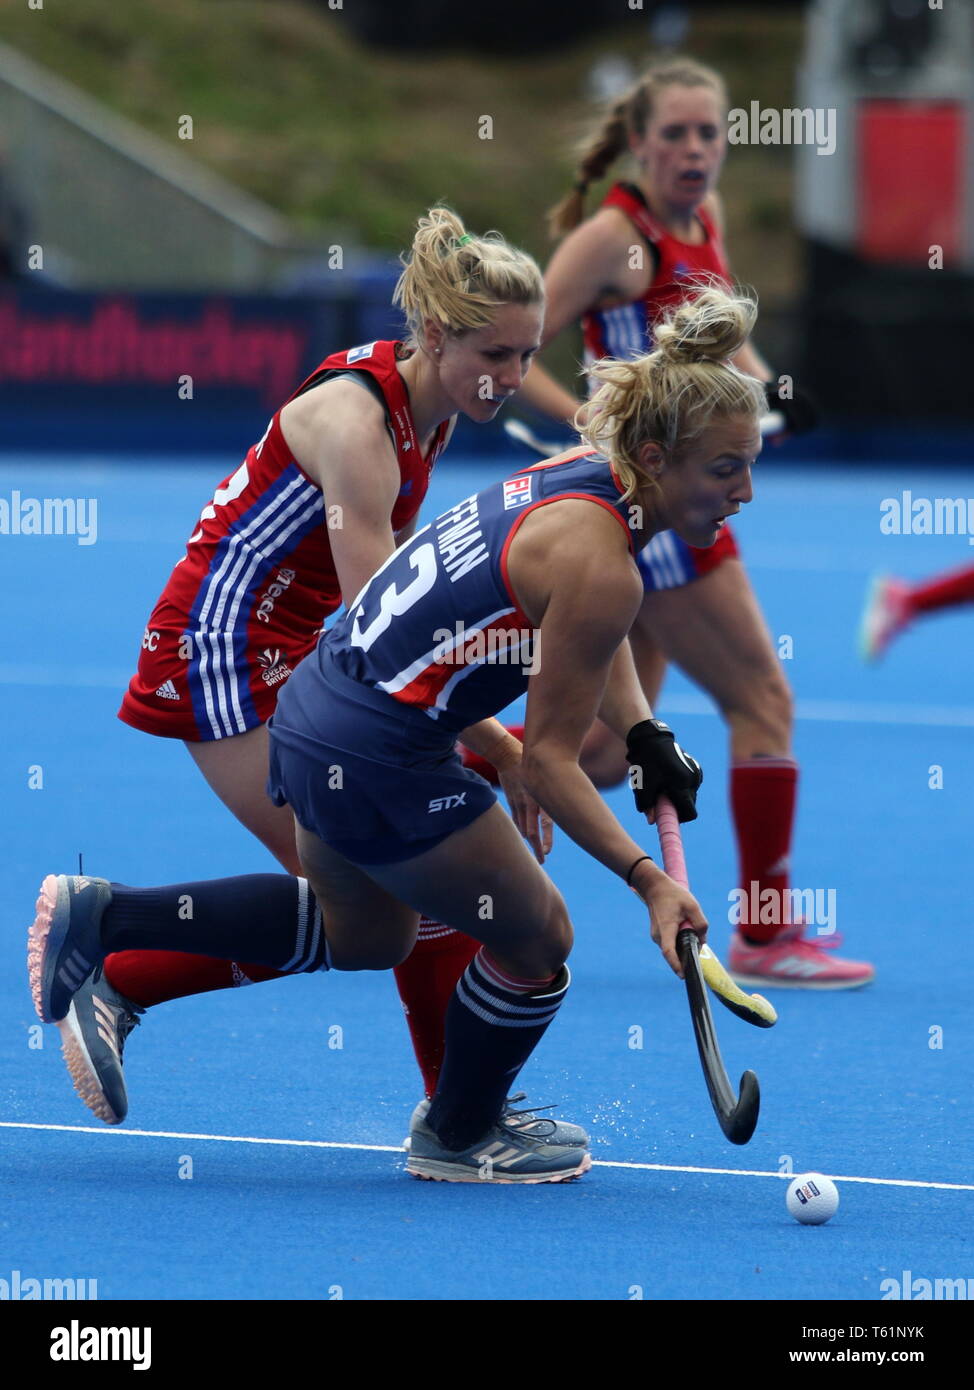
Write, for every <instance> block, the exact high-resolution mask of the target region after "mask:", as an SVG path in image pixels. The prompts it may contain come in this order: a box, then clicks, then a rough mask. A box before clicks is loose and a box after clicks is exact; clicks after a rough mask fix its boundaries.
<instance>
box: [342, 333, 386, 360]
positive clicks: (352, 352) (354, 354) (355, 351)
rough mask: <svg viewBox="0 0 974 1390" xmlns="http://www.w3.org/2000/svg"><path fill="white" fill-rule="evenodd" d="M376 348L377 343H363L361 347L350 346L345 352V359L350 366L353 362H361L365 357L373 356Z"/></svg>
mask: <svg viewBox="0 0 974 1390" xmlns="http://www.w3.org/2000/svg"><path fill="white" fill-rule="evenodd" d="M376 341H378V339H376ZM374 350H375V343H363V345H362V346H361V347H357V348H349V350H348V352H347V353H346V354H345V361H346V363H347V364H348V365H349V366H350V365H351V364H352V363H353V362H361V360H362V358H363V357H371V356H372V353H373V352H374Z"/></svg>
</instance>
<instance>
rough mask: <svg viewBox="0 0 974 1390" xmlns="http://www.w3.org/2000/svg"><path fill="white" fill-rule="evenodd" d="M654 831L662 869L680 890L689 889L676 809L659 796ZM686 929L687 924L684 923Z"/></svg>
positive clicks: (670, 802)
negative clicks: (657, 838) (661, 859)
mask: <svg viewBox="0 0 974 1390" xmlns="http://www.w3.org/2000/svg"><path fill="white" fill-rule="evenodd" d="M656 830H657V833H658V834H659V844H660V849H661V850H662V852H663V868H664V869H665V870H666V872H667V873H668V874H669V876H670V878H672V879H673V880H674V881H675V882H676V883H679V884H680V886H681V887H682V888H689V886H690V884H689V881H688V879H687V861H686V859H685V858H684V856H683V840H682V838H681V836H680V822H679V820H678V819H677V815H676V808H675V807H674V805H673V802H672V801H671V800H670V799H669V797H668V796H661V797H660V798H659V800H658V801H657V803H656ZM683 925H684V926H686V927H688V926H689V925H690V923H689V922H684V924H683Z"/></svg>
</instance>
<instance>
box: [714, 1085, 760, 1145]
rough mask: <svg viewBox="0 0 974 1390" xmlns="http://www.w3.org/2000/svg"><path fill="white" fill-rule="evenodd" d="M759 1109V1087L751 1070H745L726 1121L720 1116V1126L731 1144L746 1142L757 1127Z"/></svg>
mask: <svg viewBox="0 0 974 1390" xmlns="http://www.w3.org/2000/svg"><path fill="white" fill-rule="evenodd" d="M760 1110H761V1089H760V1087H759V1086H758V1079H757V1077H756V1076H755V1074H754V1072H753V1071H746V1072H745V1073H744V1075H743V1076H742V1077H741V1090H740V1095H739V1096H738V1100H737V1104H736V1105H735V1107H734V1109H733V1110H732V1111H731V1113H730V1114H729V1115H728V1116H727V1119H726V1121H725V1120H724V1118H723V1116H720V1117H719V1118H720V1127H721V1129H722V1130H723V1131H724V1133H725V1134H726V1135H727V1138H728V1139H729V1140H730V1141H731V1143H732V1144H746V1143H747V1142H748V1140H749V1139H750V1138H751V1135H752V1134H753V1133H754V1131H755V1129H756V1128H757V1123H758V1114H759V1113H760Z"/></svg>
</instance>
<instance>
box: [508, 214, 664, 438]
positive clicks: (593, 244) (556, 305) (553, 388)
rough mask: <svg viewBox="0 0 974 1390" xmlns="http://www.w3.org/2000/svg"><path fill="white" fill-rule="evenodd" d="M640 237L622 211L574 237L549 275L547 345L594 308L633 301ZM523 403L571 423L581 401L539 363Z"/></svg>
mask: <svg viewBox="0 0 974 1390" xmlns="http://www.w3.org/2000/svg"><path fill="white" fill-rule="evenodd" d="M635 237H636V233H635V232H634V230H633V227H632V224H631V223H630V222H629V220H628V218H626V217H625V216H623V214H622V213H620V212H619V210H618V209H617V208H604V209H602V211H600V212H597V213H596V214H595V216H594V217H592V218H590V219H589V221H587V222H584V223H582V225H581V226H580V227H576V229H575V230H574V231H573V232H571V233H569V235H568V236H567V237H566V238H565V240H564V241H563V242H562V243H561V245H560V246H559V247H558V249H557V251H556V252H555V254H554V256H553V257H552V259H551V264H550V265H549V267H548V269H547V271H546V272H545V293H546V295H547V299H546V305H545V329H544V339H543V341H544V343H546V344H547V343H550V342H551V341H552V340H553V339H554V338H557V336H558V335H559V333H561V332H563V331H564V329H566V328H568V327H569V326H570V325H572V324H573V323H575V322H576V321H577V320H578V318H579V317H580V316H581V315H582V314H583V313H584V312H585V311H586V309H589V308H591V307H592V306H593V305H601V304H602V303H617V302H619V301H620V299H623V298H625V297H627V296H630V297H631V294H632V289H631V286H630V283H629V282H630V280H631V277H632V273H633V272H632V271H631V269H630V268H629V249H630V247H631V245H632V244H633V240H634V238H635ZM518 396H519V399H520V400H522V401H524V402H526V403H527V404H528V405H531V406H533V407H534V408H535V409H536V410H539V411H541V412H542V413H543V414H545V415H551V416H552V417H553V418H554V419H560V420H570V419H571V418H572V416H573V415H574V414H575V411H576V410H577V409H578V407H579V405H580V404H581V401H579V400H578V399H577V398H576V397H574V396H573V395H572V394H571V392H569V391H566V390H565V388H564V387H563V386H561V385H560V384H559V382H557V381H556V380H555V378H554V377H553V376H552V375H551V374H550V372H548V371H547V370H546V369H545V368H544V367H543V366H541V364H540V363H538V362H535V363H534V364H533V365H532V367H531V370H530V371H529V372H528V374H527V376H526V377H525V381H524V385H523V386H522V388H521V390H520V392H519V393H518Z"/></svg>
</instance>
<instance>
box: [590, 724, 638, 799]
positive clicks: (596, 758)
mask: <svg viewBox="0 0 974 1390" xmlns="http://www.w3.org/2000/svg"><path fill="white" fill-rule="evenodd" d="M578 764H579V767H580V768H581V769H582V771H583V772H584V773H585V775H586V777H588V778H589V779H590V780H591V781H592V782H593V783H594V784H595V786H597V787H598V788H599V790H600V791H606V790H608V789H609V788H610V787H617V786H618V785H619V783H620V782H624V781H625V779H626V776H627V775H628V772H629V764H628V763H627V762H626V750H625V746H624V744H623V743H622V741H621V739H618V738H617V737H616V736H615V734H610V733H609V731H608V730H607V729H601V728H599V727H598V726H597V727H596V728H595V729H593V730H592V732H591V733H590V734H589V735H588V737H587V738H586V739H585V742H584V743H583V745H582V751H581V754H580V755H579V759H578Z"/></svg>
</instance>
